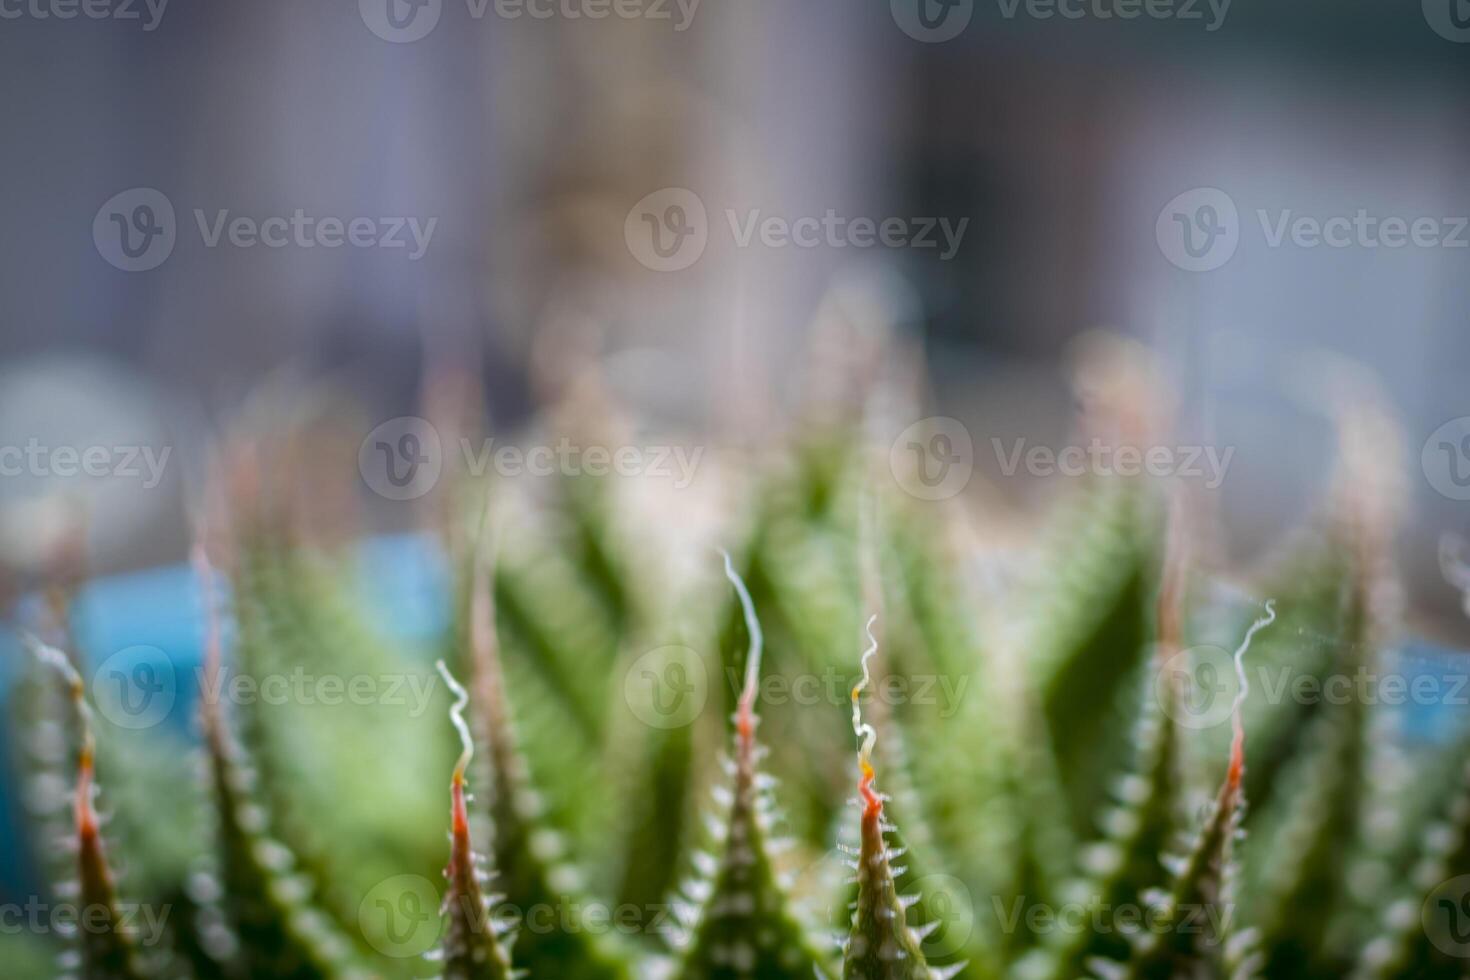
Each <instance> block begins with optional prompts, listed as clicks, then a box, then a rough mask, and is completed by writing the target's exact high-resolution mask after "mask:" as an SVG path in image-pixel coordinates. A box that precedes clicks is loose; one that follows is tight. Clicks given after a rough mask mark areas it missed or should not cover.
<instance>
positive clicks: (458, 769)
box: [434, 660, 475, 779]
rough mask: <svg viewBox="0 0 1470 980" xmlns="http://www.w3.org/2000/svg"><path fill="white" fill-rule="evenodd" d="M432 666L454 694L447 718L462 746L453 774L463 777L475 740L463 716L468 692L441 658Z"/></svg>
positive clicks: (473, 751) (468, 700)
mask: <svg viewBox="0 0 1470 980" xmlns="http://www.w3.org/2000/svg"><path fill="white" fill-rule="evenodd" d="M434 666H435V668H437V669H438V671H439V676H440V677H443V678H444V683H445V684H447V685H448V686H449V691H450V693H451V694H453V695H454V704H452V705H450V706H449V720H450V721H451V722H452V723H453V724H454V730H455V731H457V732H458V733H459V742H460V745H461V747H462V748H461V751H460V753H459V761H457V762H456V763H455V764H454V774H455V776H456V777H458V778H460V779H463V778H464V774H465V770H466V769H468V768H469V765H470V760H471V759H473V758H474V757H475V740H474V737H473V736H472V735H471V734H470V726H469V723H468V722H467V721H465V717H464V709H465V708H466V707H468V706H469V703H470V694H469V692H468V691H466V690H465V689H464V686H463V685H462V684H460V682H459V681H457V680H455V679H454V675H453V674H451V673H450V672H449V667H448V666H447V665H446V664H445V663H444V661H443V660H436V661H435V662H434Z"/></svg>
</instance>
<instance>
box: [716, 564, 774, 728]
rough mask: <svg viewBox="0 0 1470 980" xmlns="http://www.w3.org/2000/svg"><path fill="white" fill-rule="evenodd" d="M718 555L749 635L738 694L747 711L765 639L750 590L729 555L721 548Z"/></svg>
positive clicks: (752, 701)
mask: <svg viewBox="0 0 1470 980" xmlns="http://www.w3.org/2000/svg"><path fill="white" fill-rule="evenodd" d="M720 554H722V555H724V556H725V577H726V578H727V579H729V580H730V584H731V585H733V586H735V592H736V593H737V594H738V595H739V596H740V608H741V609H743V610H744V612H745V630H746V632H747V633H749V634H750V652H749V653H748V654H746V657H745V687H744V688H743V689H742V690H741V692H740V704H741V706H742V707H744V708H745V709H747V710H749V709H750V708H751V707H752V706H753V705H754V704H755V692H756V687H757V686H758V685H759V684H760V677H761V649H762V647H763V645H764V644H765V637H764V635H763V634H762V633H761V622H760V620H759V619H756V616H755V603H754V602H752V601H751V598H750V590H749V589H747V588H746V587H745V582H744V581H743V580H742V579H741V578H740V574H739V573H738V572H736V571H735V564H734V562H732V561H731V560H730V553H729V552H728V551H726V550H725V549H723V548H721V549H720Z"/></svg>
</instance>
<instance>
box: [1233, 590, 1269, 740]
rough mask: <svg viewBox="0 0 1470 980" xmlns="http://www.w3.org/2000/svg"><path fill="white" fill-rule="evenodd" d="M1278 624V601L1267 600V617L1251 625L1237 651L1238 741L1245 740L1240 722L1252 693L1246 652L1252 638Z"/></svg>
mask: <svg viewBox="0 0 1470 980" xmlns="http://www.w3.org/2000/svg"><path fill="white" fill-rule="evenodd" d="M1274 622H1276V600H1275V599H1267V600H1266V615H1264V616H1262V617H1260V618H1259V619H1257V620H1256V621H1255V622H1254V623H1251V628H1250V629H1248V630H1246V631H1245V639H1243V640H1241V641H1240V646H1239V647H1238V648H1236V651H1235V679H1236V680H1237V681H1239V682H1240V689H1239V690H1238V691H1236V692H1235V703H1234V704H1233V705H1231V706H1230V724H1231V726H1232V730H1233V731H1234V734H1235V738H1236V740H1237V741H1239V740H1241V739H1243V738H1244V736H1245V733H1244V731H1243V729H1242V725H1241V720H1240V708H1241V705H1243V704H1245V699H1246V695H1248V694H1250V692H1251V685H1250V681H1249V680H1248V679H1247V678H1246V675H1245V652H1246V651H1247V650H1249V649H1250V645H1251V638H1252V637H1254V636H1255V635H1256V633H1258V632H1259V631H1261V630H1263V629H1265V628H1266V627H1267V626H1270V625H1271V624H1272V623H1274Z"/></svg>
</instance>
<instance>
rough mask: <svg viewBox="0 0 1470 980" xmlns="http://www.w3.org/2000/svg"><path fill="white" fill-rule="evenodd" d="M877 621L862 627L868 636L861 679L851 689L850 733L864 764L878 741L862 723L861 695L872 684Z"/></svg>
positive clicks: (874, 734)
mask: <svg viewBox="0 0 1470 980" xmlns="http://www.w3.org/2000/svg"><path fill="white" fill-rule="evenodd" d="M877 621H878V617H877V616H876V615H873V616H869V617H868V623H867V625H866V626H865V627H864V629H865V630H866V631H867V634H868V648H867V649H866V650H864V651H863V660H862V666H863V679H862V680H860V681H858V682H857V684H856V685H855V686H854V687H853V689H852V733H853V734H854V735H856V736H857V737H858V738H860V739H862V745H861V746H860V747H859V748H858V758H859V759H860V760H862V761H863V762H864V763H866V762H868V761H869V760H870V759H871V758H872V756H873V744H874V743H875V742H877V741H878V733H877V732H876V731H874V730H873V726H872V725H869V724H868V723H867V722H865V721H863V706H862V701H861V698H862V693H863V692H864V691H866V690H867V689H868V685H869V684H870V683H872V680H873V675H872V674H871V673H870V668H869V664H868V661H870V660H872V659H873V654H875V653H877V652H878V638H877V637H876V636H874V635H873V624H874V623H875V622H877Z"/></svg>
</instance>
